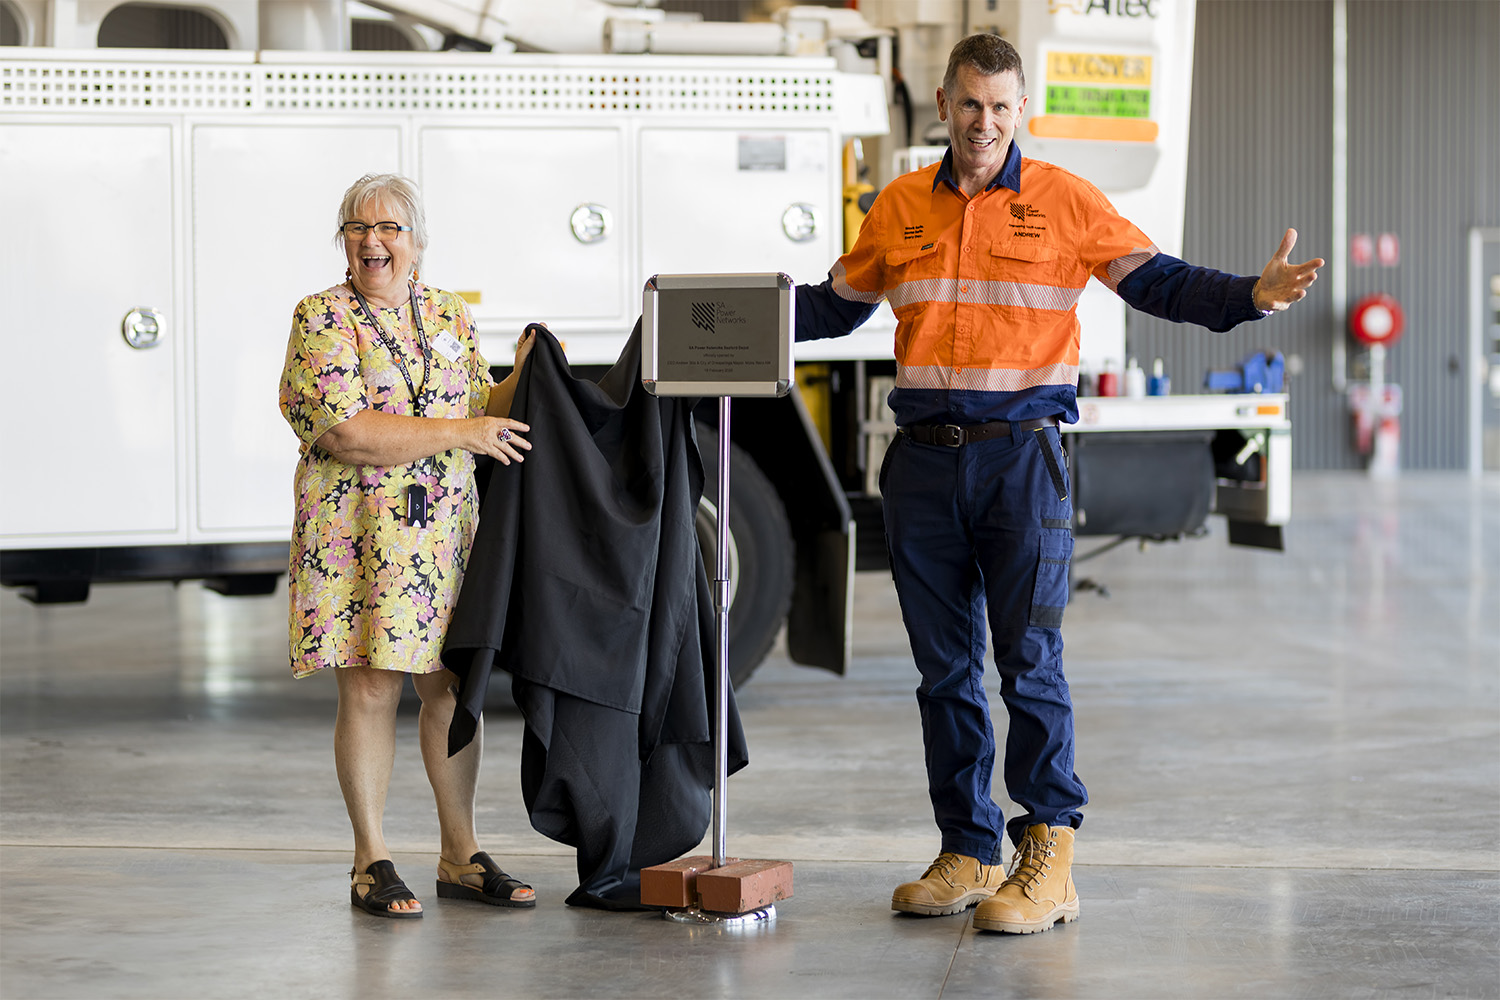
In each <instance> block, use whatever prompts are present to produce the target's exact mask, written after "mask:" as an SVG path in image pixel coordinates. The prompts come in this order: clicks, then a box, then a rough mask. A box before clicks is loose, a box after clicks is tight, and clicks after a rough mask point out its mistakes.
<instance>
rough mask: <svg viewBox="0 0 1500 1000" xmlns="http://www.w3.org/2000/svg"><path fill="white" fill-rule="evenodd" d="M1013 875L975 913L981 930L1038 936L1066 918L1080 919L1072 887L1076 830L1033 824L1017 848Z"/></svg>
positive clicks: (975, 920) (1075, 892)
mask: <svg viewBox="0 0 1500 1000" xmlns="http://www.w3.org/2000/svg"><path fill="white" fill-rule="evenodd" d="M1013 861H1014V864H1013V865H1012V867H1011V870H1010V877H1009V878H1007V879H1006V880H1005V882H1004V884H1002V885H1001V886H1000V891H999V892H996V893H995V894H994V895H993V896H991V897H990V898H989V899H986V900H985V901H984V902H983V903H980V904H979V909H977V910H975V911H974V926H975V927H977V928H979V929H980V930H982V931H1005V932H1006V933H1008V934H1035V933H1036V932H1037V931H1045V930H1050V929H1051V927H1052V925H1053V924H1055V923H1057V922H1058V921H1059V920H1061V921H1062V922H1063V923H1067V922H1068V921H1069V920H1077V919H1078V892H1077V891H1076V890H1075V889H1074V888H1073V829H1072V827H1067V826H1047V825H1045V824H1042V823H1038V824H1037V825H1036V826H1028V827H1027V828H1026V835H1025V836H1024V837H1022V838H1021V846H1020V847H1019V848H1018V849H1017V850H1016V855H1015V858H1014V859H1013Z"/></svg>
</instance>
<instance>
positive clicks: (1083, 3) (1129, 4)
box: [1047, 0, 1162, 18]
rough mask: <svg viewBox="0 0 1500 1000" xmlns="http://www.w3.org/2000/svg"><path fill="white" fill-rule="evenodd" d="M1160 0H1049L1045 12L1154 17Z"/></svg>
mask: <svg viewBox="0 0 1500 1000" xmlns="http://www.w3.org/2000/svg"><path fill="white" fill-rule="evenodd" d="M1161 2H1162V0H1049V2H1048V4H1047V13H1049V14H1058V13H1061V12H1062V11H1065V10H1066V11H1071V12H1072V13H1074V14H1085V15H1088V14H1097V15H1102V16H1104V17H1150V18H1155V17H1156V12H1157V7H1158V6H1160V4H1161Z"/></svg>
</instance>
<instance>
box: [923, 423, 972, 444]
mask: <svg viewBox="0 0 1500 1000" xmlns="http://www.w3.org/2000/svg"><path fill="white" fill-rule="evenodd" d="M967 438H968V434H966V433H965V432H964V429H963V428H962V427H960V426H958V425H957V424H936V425H934V426H933V428H932V443H933V444H940V445H942V446H943V447H944V448H958V447H961V446H962V445H963V444H964V441H965V439H967Z"/></svg>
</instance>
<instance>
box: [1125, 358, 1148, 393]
mask: <svg viewBox="0 0 1500 1000" xmlns="http://www.w3.org/2000/svg"><path fill="white" fill-rule="evenodd" d="M1125 395H1126V396H1128V397H1130V398H1131V399H1141V398H1143V397H1144V396H1145V395H1146V370H1145V369H1144V368H1142V367H1141V366H1140V365H1138V364H1136V361H1135V358H1131V359H1130V363H1129V364H1127V365H1126V366H1125Z"/></svg>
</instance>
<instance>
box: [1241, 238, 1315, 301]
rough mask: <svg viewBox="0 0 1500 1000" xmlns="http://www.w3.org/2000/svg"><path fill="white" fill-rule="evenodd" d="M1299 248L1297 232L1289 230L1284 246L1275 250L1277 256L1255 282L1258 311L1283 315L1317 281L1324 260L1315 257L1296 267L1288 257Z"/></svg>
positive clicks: (1254, 295) (1282, 240) (1282, 239)
mask: <svg viewBox="0 0 1500 1000" xmlns="http://www.w3.org/2000/svg"><path fill="white" fill-rule="evenodd" d="M1296 245H1297V230H1295V229H1288V230H1287V231H1286V235H1285V236H1283V237H1282V238H1281V246H1279V247H1278V248H1277V249H1276V256H1274V257H1272V258H1271V260H1270V263H1268V264H1267V265H1266V269H1265V270H1264V271H1262V272H1260V279H1259V280H1258V281H1256V282H1255V290H1254V291H1253V292H1252V293H1251V294H1252V296H1253V297H1254V299H1255V308H1257V309H1259V310H1261V311H1263V312H1264V311H1266V310H1271V311H1273V312H1281V311H1282V310H1283V309H1285V308H1287V307H1288V306H1290V305H1291V304H1292V303H1293V302H1296V301H1297V300H1298V299H1301V298H1304V297H1305V296H1306V295H1307V286H1308V285H1310V284H1312V283H1313V282H1314V281H1317V280H1318V268H1320V267H1322V266H1323V258H1321V257H1314V258H1313V259H1312V260H1310V261H1308V262H1307V263H1305V264H1293V263H1291V262H1290V261H1288V260H1287V257H1288V255H1290V254H1291V252H1292V247H1294V246H1296Z"/></svg>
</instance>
